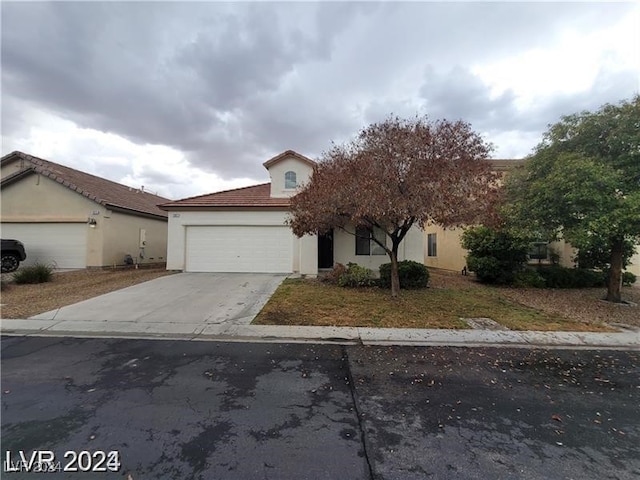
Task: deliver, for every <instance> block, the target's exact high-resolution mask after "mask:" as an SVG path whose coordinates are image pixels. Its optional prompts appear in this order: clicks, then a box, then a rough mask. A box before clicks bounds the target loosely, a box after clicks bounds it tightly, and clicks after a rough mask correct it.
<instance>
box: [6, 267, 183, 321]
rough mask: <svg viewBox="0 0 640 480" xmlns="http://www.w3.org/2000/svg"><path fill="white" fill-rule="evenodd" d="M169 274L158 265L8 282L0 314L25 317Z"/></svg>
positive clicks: (78, 272) (69, 273) (63, 273)
mask: <svg viewBox="0 0 640 480" xmlns="http://www.w3.org/2000/svg"><path fill="white" fill-rule="evenodd" d="M171 273H172V272H169V271H167V270H165V269H160V268H141V269H137V270H136V269H126V270H120V269H119V270H76V271H70V272H59V273H54V274H53V281H51V282H47V283H40V284H34V285H16V284H14V283H11V284H9V285H8V286H7V287H4V288H3V290H2V294H1V295H2V296H1V299H0V303H2V307H1V310H0V314H1V316H2V318H28V317H31V316H33V315H37V314H39V313H43V312H48V311H49V310H54V309H56V308H60V307H64V306H65V305H70V304H72V303H76V302H80V301H82V300H86V299H88V298H92V297H96V296H98V295H102V294H104V293H108V292H112V291H114V290H119V289H121V288H125V287H130V286H131V285H135V284H136V283H142V282H146V281H147V280H152V279H154V278H158V277H162V276H164V275H169V274H171ZM3 276H4V274H3Z"/></svg>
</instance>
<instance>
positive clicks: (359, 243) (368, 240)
mask: <svg viewBox="0 0 640 480" xmlns="http://www.w3.org/2000/svg"><path fill="white" fill-rule="evenodd" d="M376 233H377V234H378V236H377V237H376V238H377V239H378V240H381V238H380V237H381V236H383V237H384V244H385V245H386V244H387V235H386V233H384V231H383V230H382V229H379V228H375V227H374V229H373V230H372V229H370V228H368V227H356V231H355V239H356V256H358V257H370V256H380V255H386V254H387V252H386V250H385V249H384V248H382V247H381V246H380V245H378V244H377V243H376V242H375V241H374V240H373V235H375V234H376Z"/></svg>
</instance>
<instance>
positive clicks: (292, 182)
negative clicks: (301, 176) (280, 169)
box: [284, 171, 298, 188]
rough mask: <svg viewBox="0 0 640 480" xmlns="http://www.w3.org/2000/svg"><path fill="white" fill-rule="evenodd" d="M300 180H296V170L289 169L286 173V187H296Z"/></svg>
mask: <svg viewBox="0 0 640 480" xmlns="http://www.w3.org/2000/svg"><path fill="white" fill-rule="evenodd" d="M297 186H298V182H297V181H296V172H292V171H289V172H287V173H285V174H284V188H296V187H297Z"/></svg>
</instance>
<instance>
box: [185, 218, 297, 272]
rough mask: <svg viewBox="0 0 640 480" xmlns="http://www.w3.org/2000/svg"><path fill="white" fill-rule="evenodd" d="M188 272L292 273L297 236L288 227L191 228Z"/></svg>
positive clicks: (187, 232) (187, 249) (187, 243)
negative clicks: (294, 243)
mask: <svg viewBox="0 0 640 480" xmlns="http://www.w3.org/2000/svg"><path fill="white" fill-rule="evenodd" d="M185 256H186V271H188V272H239V273H240V272H241V273H249V272H254V273H290V272H292V270H293V265H292V258H293V234H292V233H291V230H290V229H289V228H288V227H285V226H280V225H277V226H275V225H274V226H265V225H260V226H251V225H242V226H226V225H225V226H222V225H221V226H188V227H187V228H186V251H185Z"/></svg>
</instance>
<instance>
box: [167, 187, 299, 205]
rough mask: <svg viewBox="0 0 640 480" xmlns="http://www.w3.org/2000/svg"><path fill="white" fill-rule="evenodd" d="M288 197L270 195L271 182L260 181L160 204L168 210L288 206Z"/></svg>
mask: <svg viewBox="0 0 640 480" xmlns="http://www.w3.org/2000/svg"><path fill="white" fill-rule="evenodd" d="M288 206H289V198H273V197H271V184H270V183H262V184H260V185H253V186H251V187H243V188H235V189H233V190H225V191H223V192H216V193H209V194H206V195H199V196H197V197H190V198H184V199H182V200H176V201H175V202H169V203H165V204H163V205H161V206H160V207H161V208H164V209H167V210H170V209H172V208H174V207H288Z"/></svg>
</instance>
